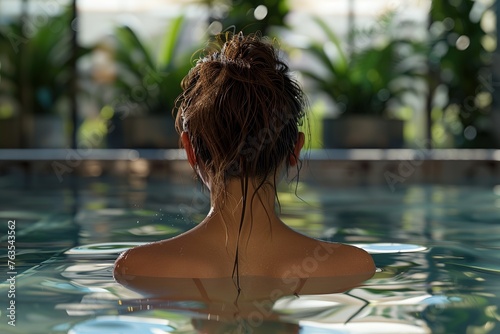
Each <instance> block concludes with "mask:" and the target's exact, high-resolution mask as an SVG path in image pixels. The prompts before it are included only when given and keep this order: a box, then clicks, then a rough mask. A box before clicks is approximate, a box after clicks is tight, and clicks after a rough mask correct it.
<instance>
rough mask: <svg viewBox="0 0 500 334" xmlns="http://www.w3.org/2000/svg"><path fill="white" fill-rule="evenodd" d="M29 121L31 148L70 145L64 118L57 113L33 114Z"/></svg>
mask: <svg viewBox="0 0 500 334" xmlns="http://www.w3.org/2000/svg"><path fill="white" fill-rule="evenodd" d="M25 121H26V122H27V126H26V129H27V130H28V131H27V143H28V147H30V148H64V147H68V146H69V138H68V137H69V136H68V134H67V133H66V128H65V126H64V120H63V119H62V118H61V117H60V116H57V115H33V116H29V117H26V118H25Z"/></svg>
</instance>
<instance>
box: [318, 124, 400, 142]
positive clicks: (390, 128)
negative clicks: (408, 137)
mask: <svg viewBox="0 0 500 334" xmlns="http://www.w3.org/2000/svg"><path fill="white" fill-rule="evenodd" d="M403 126H404V121H402V120H396V119H383V118H379V117H374V116H347V117H341V118H325V119H324V120H323V145H324V147H325V148H402V147H403V145H404V137H403Z"/></svg>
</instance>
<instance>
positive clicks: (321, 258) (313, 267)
mask: <svg viewBox="0 0 500 334" xmlns="http://www.w3.org/2000/svg"><path fill="white" fill-rule="evenodd" d="M300 248H302V250H305V249H307V250H306V251H302V252H301V253H296V254H295V256H294V257H295V260H293V262H294V265H295V268H297V266H298V267H299V268H301V269H302V274H301V273H300V272H299V270H296V272H297V275H298V276H303V277H326V276H330V277H333V276H358V277H359V278H364V279H369V278H370V277H372V276H373V274H374V273H375V264H374V262H373V259H372V257H371V256H370V254H368V253H367V252H366V251H365V250H363V249H361V248H358V247H355V246H351V245H346V244H341V243H331V242H326V241H320V240H316V239H313V240H312V239H309V240H308V241H307V242H305V243H304V244H303V247H300ZM297 261H298V262H297ZM285 263H286V262H285Z"/></svg>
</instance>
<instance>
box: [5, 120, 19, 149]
mask: <svg viewBox="0 0 500 334" xmlns="http://www.w3.org/2000/svg"><path fill="white" fill-rule="evenodd" d="M0 148H21V118H20V117H10V118H2V119H0Z"/></svg>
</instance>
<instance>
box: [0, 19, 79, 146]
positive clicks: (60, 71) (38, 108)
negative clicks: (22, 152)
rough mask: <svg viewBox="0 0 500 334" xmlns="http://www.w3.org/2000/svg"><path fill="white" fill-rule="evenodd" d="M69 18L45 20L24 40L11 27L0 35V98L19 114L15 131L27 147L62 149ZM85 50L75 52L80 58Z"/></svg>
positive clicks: (17, 27)
mask: <svg viewBox="0 0 500 334" xmlns="http://www.w3.org/2000/svg"><path fill="white" fill-rule="evenodd" d="M70 29H71V16H70V12H69V9H68V10H64V11H62V12H61V13H60V14H58V15H56V16H53V17H49V18H48V19H47V21H46V22H45V23H44V24H42V25H41V26H39V27H37V29H36V30H34V31H33V32H32V34H30V36H27V37H25V36H24V34H23V26H22V24H21V23H20V22H14V23H11V24H10V25H8V26H6V27H5V28H3V29H2V30H3V31H2V33H0V43H1V44H2V46H3V47H2V49H1V50H2V51H0V57H1V59H2V67H1V68H0V76H1V78H2V85H1V86H0V89H1V91H0V97H1V98H2V99H8V101H10V102H9V108H11V109H13V110H16V111H19V112H18V113H17V114H19V115H20V116H21V122H20V123H21V125H20V128H19V129H17V131H18V132H19V133H22V135H23V136H24V137H25V138H23V141H24V143H25V145H26V146H28V147H35V148H38V147H45V148H47V147H49V148H54V147H64V146H67V144H68V137H69V136H67V135H66V126H65V124H64V116H65V115H64V111H65V110H67V109H68V107H67V104H68V98H69V89H68V87H69V82H70V78H71V74H70V59H71V53H72V51H71V45H70V39H71V30H70ZM87 51H88V50H86V49H84V48H79V50H78V55H79V56H81V55H83V54H84V53H86V52H87Z"/></svg>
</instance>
